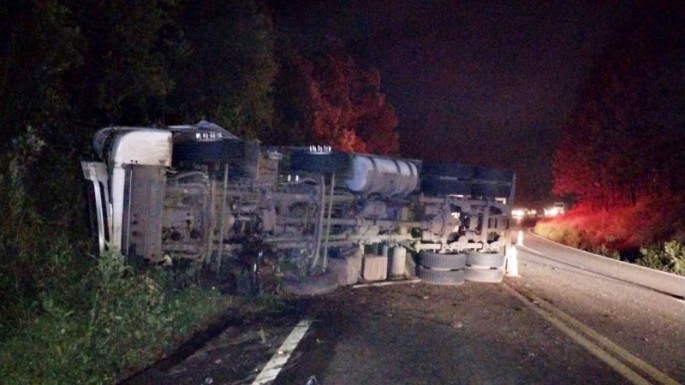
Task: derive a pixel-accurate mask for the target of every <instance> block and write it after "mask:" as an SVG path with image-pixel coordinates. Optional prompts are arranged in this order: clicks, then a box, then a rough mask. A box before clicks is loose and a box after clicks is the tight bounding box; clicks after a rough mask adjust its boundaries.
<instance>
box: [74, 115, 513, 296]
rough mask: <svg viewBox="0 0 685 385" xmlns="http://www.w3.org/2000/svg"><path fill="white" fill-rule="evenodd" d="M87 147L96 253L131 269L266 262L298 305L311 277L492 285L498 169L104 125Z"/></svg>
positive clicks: (506, 215)
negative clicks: (115, 254) (91, 151)
mask: <svg viewBox="0 0 685 385" xmlns="http://www.w3.org/2000/svg"><path fill="white" fill-rule="evenodd" d="M94 148H95V151H96V153H97V154H98V156H99V157H100V160H99V161H95V162H83V163H82V167H83V171H84V175H85V178H86V179H87V180H89V181H90V182H92V183H90V184H89V185H90V186H91V188H92V191H93V194H92V196H93V206H94V207H95V210H94V214H95V217H96V218H97V224H98V226H97V227H98V229H97V234H98V236H97V241H98V242H97V243H98V249H99V251H100V252H103V251H104V250H105V249H107V248H111V249H114V250H116V251H120V252H121V253H122V255H124V256H126V257H127V258H129V259H130V260H135V261H138V262H141V261H142V262H145V263H147V264H170V263H178V262H179V261H189V262H193V263H196V264H199V265H202V266H203V267H204V268H205V269H206V270H208V271H212V272H215V273H217V274H228V273H230V274H236V275H240V274H248V275H249V274H252V276H254V275H255V274H257V270H258V269H259V266H260V265H261V264H262V263H263V262H264V261H265V260H267V259H269V260H271V261H272V262H271V263H272V264H273V265H274V266H272V267H273V268H274V270H275V271H276V272H277V274H278V276H279V277H281V278H282V279H281V281H282V283H283V289H284V291H291V292H296V293H298V289H297V287H303V286H301V284H302V282H305V283H306V282H315V281H316V280H317V279H319V280H321V279H322V278H321V277H327V278H326V280H327V282H328V283H327V284H323V285H324V286H327V287H334V286H336V285H338V284H342V285H349V284H355V283H358V282H363V281H383V280H401V279H405V278H407V277H410V276H414V275H418V277H419V278H420V279H422V280H424V281H427V282H429V283H436V284H446V285H457V284H460V283H462V282H463V281H464V279H472V280H481V281H487V282H492V281H494V282H497V281H501V277H502V274H503V265H504V260H505V256H506V253H507V251H508V250H509V248H510V247H511V245H510V234H509V232H510V228H509V226H510V222H511V220H510V218H511V204H512V200H513V196H514V183H515V176H514V174H513V173H512V172H509V171H506V170H496V169H486V168H480V167H472V166H465V165H460V164H441V163H430V162H422V161H419V160H414V159H400V158H391V157H382V156H375V155H368V154H353V153H341V152H334V151H331V149H330V148H327V147H321V146H312V147H309V148H302V147H266V146H261V145H260V144H259V142H257V141H248V140H241V139H239V138H236V137H235V136H233V135H232V134H230V133H229V132H227V131H226V130H224V129H222V128H221V127H218V126H216V125H213V124H211V123H206V122H201V123H199V124H197V125H193V126H171V127H167V128H163V129H161V128H142V127H108V128H104V129H102V130H100V131H98V133H97V134H96V135H95V138H94ZM288 282H291V283H292V282H297V284H300V286H297V285H290V286H288ZM310 291H311V290H310ZM313 291H316V289H313ZM302 293H303V294H308V293H309V292H308V291H307V289H304V290H302Z"/></svg>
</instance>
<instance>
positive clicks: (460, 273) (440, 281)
mask: <svg viewBox="0 0 685 385" xmlns="http://www.w3.org/2000/svg"><path fill="white" fill-rule="evenodd" d="M416 275H417V276H418V277H419V278H421V281H422V282H425V283H428V284H431V285H444V286H458V285H463V284H464V270H435V269H425V268H423V267H421V266H417V267H416Z"/></svg>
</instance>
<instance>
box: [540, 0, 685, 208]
mask: <svg viewBox="0 0 685 385" xmlns="http://www.w3.org/2000/svg"><path fill="white" fill-rule="evenodd" d="M682 14H683V13H682V9H679V8H676V9H672V8H670V5H668V4H667V3H666V2H662V3H657V4H652V3H649V4H647V3H639V4H638V6H637V8H636V11H635V14H634V15H633V17H632V18H630V19H629V21H628V22H627V23H626V24H625V25H624V26H623V28H621V29H620V31H619V34H618V35H617V36H616V38H615V39H614V40H613V42H612V43H611V44H610V45H609V46H608V47H607V49H606V50H605V52H604V54H603V56H602V57H601V59H600V61H599V62H598V63H597V65H596V67H595V69H594V70H593V72H592V73H591V75H590V77H589V78H588V80H587V81H586V82H585V85H584V86H583V88H582V91H581V92H580V93H579V99H578V104H577V106H576V109H575V111H574V113H573V114H572V115H571V118H570V119H569V121H568V122H567V124H566V125H565V126H564V128H563V130H562V140H561V142H560V145H559V147H558V149H557V152H556V155H555V158H554V161H553V171H554V177H555V182H554V192H555V193H556V194H558V195H571V196H575V197H576V198H577V199H578V200H580V201H582V202H585V203H589V204H592V205H595V206H602V207H609V206H616V205H625V204H635V203H636V202H637V201H638V200H639V199H640V197H649V196H655V195H659V194H664V193H666V194H677V193H683V192H685V190H684V189H683V187H684V185H683V183H682V182H681V181H680V180H679V178H677V177H675V175H677V174H678V173H679V171H678V170H681V169H682V167H684V166H685V163H683V158H684V157H683V155H682V154H683V153H685V132H684V130H683V128H684V127H685V116H684V115H683V111H682V105H684V104H683V101H684V100H685V76H684V75H685V66H683V63H685V45H684V43H683V40H682V34H681V33H679V32H678V31H681V30H682V28H681V26H682V24H683V20H682Z"/></svg>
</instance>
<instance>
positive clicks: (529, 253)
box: [127, 235, 685, 385]
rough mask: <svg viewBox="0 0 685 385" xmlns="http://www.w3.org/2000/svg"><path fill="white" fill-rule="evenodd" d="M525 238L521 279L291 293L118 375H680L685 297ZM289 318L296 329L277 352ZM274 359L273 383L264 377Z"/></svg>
mask: <svg viewBox="0 0 685 385" xmlns="http://www.w3.org/2000/svg"><path fill="white" fill-rule="evenodd" d="M523 243H524V246H525V247H521V248H519V250H518V252H517V257H518V258H517V259H518V270H519V274H520V277H518V278H512V277H507V278H505V281H504V283H502V284H483V283H472V282H466V283H465V284H464V285H461V286H456V287H445V286H432V285H426V284H401V285H393V286H383V287H367V288H359V289H353V288H343V289H339V290H337V291H336V292H334V293H332V294H330V295H327V296H322V297H316V298H310V299H303V300H296V301H294V302H293V303H292V305H291V306H290V307H289V308H288V309H287V310H285V311H284V312H283V313H282V314H281V315H280V316H273V317H269V318H268V319H259V318H256V319H252V320H247V321H245V322H242V323H241V325H236V326H230V327H227V328H226V329H225V330H224V331H223V332H222V333H220V334H219V335H218V336H217V337H216V338H213V339H212V340H211V341H209V342H208V343H207V344H205V345H204V346H203V347H201V348H199V350H197V351H196V352H194V354H192V355H191V356H189V357H187V358H185V359H183V360H178V362H174V363H173V364H171V365H162V366H160V367H158V368H157V369H156V370H151V371H148V372H146V373H145V374H144V375H141V376H138V377H134V378H132V379H131V380H130V381H128V382H127V384H128V385H133V384H137V383H140V384H143V383H145V384H170V383H173V384H197V385H199V384H257V383H274V384H297V385H304V384H305V383H306V382H307V380H309V381H310V383H311V384H313V383H318V384H325V385H337V384H379V385H382V384H431V385H433V384H679V383H680V384H685V302H684V301H683V300H682V299H678V298H675V297H674V296H672V295H667V294H664V293H663V292H661V291H657V290H653V289H649V288H647V287H645V286H644V285H636V284H633V283H629V282H627V281H626V280H623V279H620V278H616V276H617V275H619V276H620V272H618V271H612V273H611V277H608V276H606V275H604V274H597V273H594V272H592V271H590V270H591V269H590V268H589V267H588V266H587V265H585V263H587V258H586V257H587V256H585V255H583V256H580V255H581V252H577V251H573V250H570V249H568V248H564V247H563V246H559V245H555V244H553V243H550V242H546V241H543V240H540V239H537V238H534V237H533V236H531V235H526V236H525V238H524V241H523ZM581 259H582V260H583V261H584V262H583V264H579V263H578V261H579V260H581ZM589 263H590V265H591V264H592V262H589ZM581 265H582V266H581ZM616 269H617V270H620V268H616ZM303 320H304V322H307V327H306V330H305V329H303V328H302V327H301V326H302V324H301V322H303ZM298 324H299V325H300V327H299V331H300V332H301V333H300V334H302V336H301V337H302V338H301V339H298V341H299V342H298V343H297V345H294V346H296V347H293V346H289V347H284V346H285V345H284V341H286V339H287V338H288V337H289V336H292V335H293V334H294V332H293V328H294V327H295V326H296V325H298ZM295 334H297V333H295ZM273 359H276V364H273V365H272V366H271V373H272V374H273V373H277V374H275V380H273V381H270V380H264V378H265V377H264V375H263V374H262V375H261V377H260V373H261V372H262V371H263V369H264V368H265V366H267V363H268V362H269V361H270V360H273ZM271 362H272V363H273V362H274V361H271ZM274 365H275V367H276V370H274V369H273V368H274ZM272 378H274V377H272ZM263 381H264V382H263ZM314 381H316V382H314Z"/></svg>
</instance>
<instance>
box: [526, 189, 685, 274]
mask: <svg viewBox="0 0 685 385" xmlns="http://www.w3.org/2000/svg"><path fill="white" fill-rule="evenodd" d="M681 202H682V198H680V197H668V196H666V197H658V198H651V199H643V200H641V201H639V202H638V203H637V204H636V205H634V206H622V207H615V208H612V209H609V210H603V209H596V208H593V207H590V206H584V205H579V206H577V207H575V208H574V209H573V210H572V211H570V212H568V213H567V214H565V215H563V216H560V217H556V218H552V219H545V220H540V221H538V223H537V224H536V226H535V232H536V233H537V234H538V235H541V236H543V237H546V238H548V239H551V240H553V241H556V242H560V243H563V244H566V245H569V246H572V247H576V248H579V249H582V250H586V251H590V252H593V253H597V254H601V255H604V256H607V257H610V258H615V259H618V258H620V253H621V252H627V251H632V250H634V251H635V253H636V254H637V250H640V255H639V256H638V258H637V262H638V263H640V264H641V265H644V266H648V267H652V268H655V269H660V270H665V271H670V272H673V273H676V274H684V275H685V262H683V249H682V243H681V242H679V240H681V238H682V234H683V233H684V230H683V229H684V228H685V223H684V222H683V217H684V216H685V215H684V213H683V211H685V208H683V205H682V203H681ZM668 239H671V241H666V240H668ZM649 245H654V246H649Z"/></svg>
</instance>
